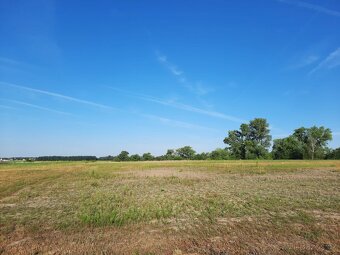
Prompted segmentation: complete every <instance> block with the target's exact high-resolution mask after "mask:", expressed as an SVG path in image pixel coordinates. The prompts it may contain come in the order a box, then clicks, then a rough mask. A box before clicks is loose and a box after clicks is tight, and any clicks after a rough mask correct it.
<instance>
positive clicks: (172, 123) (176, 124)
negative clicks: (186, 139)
mask: <svg viewBox="0 0 340 255" xmlns="http://www.w3.org/2000/svg"><path fill="white" fill-rule="evenodd" d="M142 116H143V117H146V118H148V119H153V120H157V121H159V122H161V123H163V124H165V125H169V126H173V127H180V128H188V129H203V130H210V131H216V129H213V128H209V127H205V126H201V125H196V124H192V123H188V122H183V121H178V120H174V119H168V118H165V117H160V116H156V115H150V114H143V115H142Z"/></svg>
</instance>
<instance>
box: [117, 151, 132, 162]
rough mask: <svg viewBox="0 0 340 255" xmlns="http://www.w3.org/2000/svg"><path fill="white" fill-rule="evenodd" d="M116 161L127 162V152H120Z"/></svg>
mask: <svg viewBox="0 0 340 255" xmlns="http://www.w3.org/2000/svg"><path fill="white" fill-rule="evenodd" d="M116 159H117V160H118V161H128V160H129V152H127V151H122V152H121V153H120V154H119V155H118V156H117V157H116Z"/></svg>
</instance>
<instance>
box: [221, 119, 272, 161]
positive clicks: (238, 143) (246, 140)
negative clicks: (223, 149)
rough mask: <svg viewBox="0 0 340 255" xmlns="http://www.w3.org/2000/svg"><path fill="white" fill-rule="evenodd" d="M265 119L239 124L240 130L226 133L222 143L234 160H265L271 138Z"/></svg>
mask: <svg viewBox="0 0 340 255" xmlns="http://www.w3.org/2000/svg"><path fill="white" fill-rule="evenodd" d="M269 132H270V130H269V124H268V123H267V120H266V119H263V118H256V119H254V120H252V121H250V122H249V124H241V126H240V130H233V131H229V132H228V136H227V137H226V138H225V139H224V143H225V144H227V145H228V147H227V149H228V150H230V152H231V154H232V155H233V156H234V157H235V158H239V159H251V158H266V157H267V155H268V148H269V146H270V141H271V136H270V134H269Z"/></svg>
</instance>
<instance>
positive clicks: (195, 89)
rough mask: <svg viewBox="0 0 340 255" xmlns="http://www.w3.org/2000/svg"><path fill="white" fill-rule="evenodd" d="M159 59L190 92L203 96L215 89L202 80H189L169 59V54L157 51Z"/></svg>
mask: <svg viewBox="0 0 340 255" xmlns="http://www.w3.org/2000/svg"><path fill="white" fill-rule="evenodd" d="M156 54H157V58H158V61H159V62H160V63H161V64H162V65H163V66H165V67H166V68H167V69H168V70H169V71H170V72H171V73H172V74H173V75H174V76H175V77H176V79H177V81H178V82H179V83H180V84H182V86H183V87H185V88H186V89H188V90H189V91H190V92H192V93H194V94H196V95H198V96H203V95H205V94H207V93H209V92H211V91H213V89H212V88H210V87H207V86H205V85H203V84H202V82H191V81H189V80H188V79H187V78H186V76H185V74H184V72H183V71H182V70H181V69H179V68H178V67H177V66H176V65H175V64H173V63H171V62H169V61H168V58H167V56H165V55H163V54H161V53H159V52H156Z"/></svg>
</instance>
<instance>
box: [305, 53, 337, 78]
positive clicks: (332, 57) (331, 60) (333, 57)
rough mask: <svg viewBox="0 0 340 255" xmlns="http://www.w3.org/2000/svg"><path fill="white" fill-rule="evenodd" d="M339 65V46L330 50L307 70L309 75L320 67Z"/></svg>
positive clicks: (326, 67)
mask: <svg viewBox="0 0 340 255" xmlns="http://www.w3.org/2000/svg"><path fill="white" fill-rule="evenodd" d="M339 65H340V47H339V48H337V49H336V50H335V51H333V52H331V53H330V54H329V55H328V56H327V57H326V58H325V59H324V60H323V61H321V62H320V63H319V64H318V65H317V66H316V67H315V68H314V69H312V70H311V71H310V72H309V75H311V74H313V73H315V72H316V71H318V70H320V69H332V68H335V67H337V66H339Z"/></svg>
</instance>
